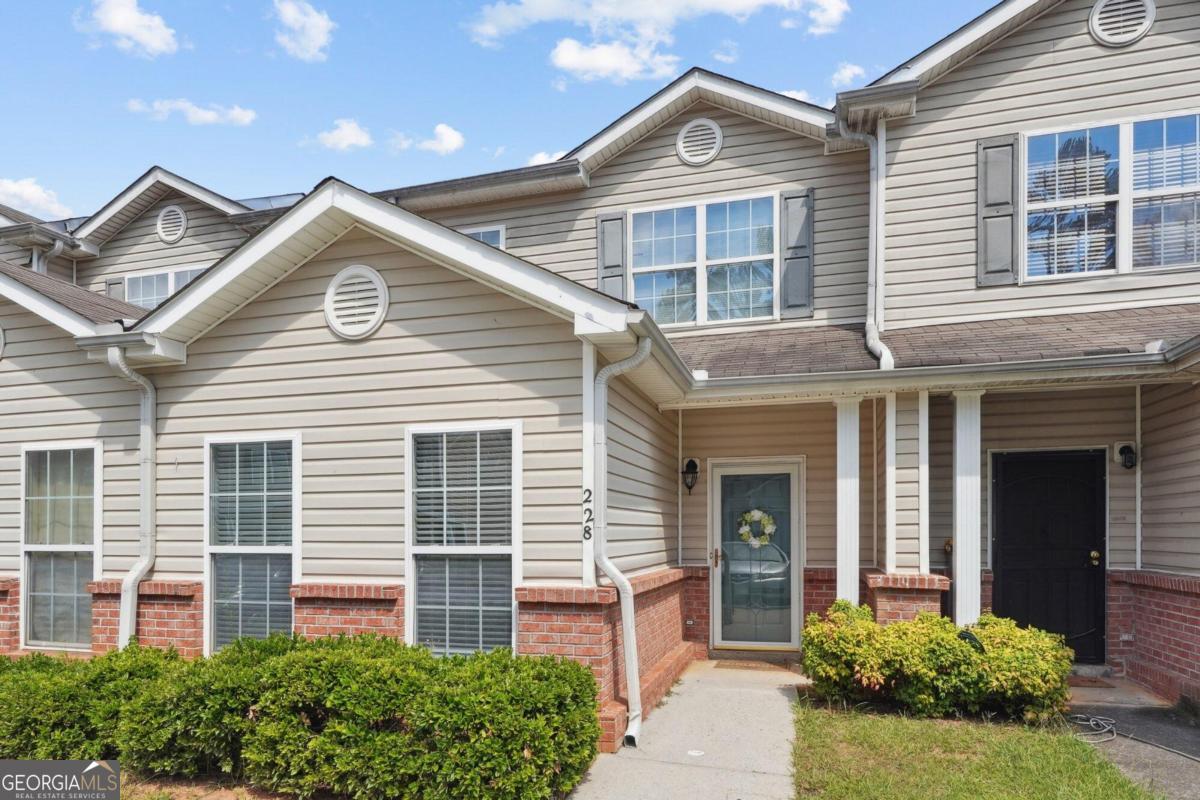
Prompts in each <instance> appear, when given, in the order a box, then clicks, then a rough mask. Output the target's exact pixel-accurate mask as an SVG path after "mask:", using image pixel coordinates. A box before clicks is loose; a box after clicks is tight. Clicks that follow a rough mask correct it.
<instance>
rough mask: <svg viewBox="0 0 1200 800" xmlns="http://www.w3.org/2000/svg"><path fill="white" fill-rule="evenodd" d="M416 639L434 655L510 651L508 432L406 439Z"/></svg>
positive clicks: (425, 435) (510, 457)
mask: <svg viewBox="0 0 1200 800" xmlns="http://www.w3.org/2000/svg"><path fill="white" fill-rule="evenodd" d="M412 454H413V461H414V463H413V465H412V469H413V477H412V493H413V494H412V503H413V511H412V520H413V539H412V550H413V567H414V570H415V589H416V598H415V618H416V619H415V624H414V630H415V638H416V641H417V643H418V644H423V645H425V646H427V647H429V648H430V649H431V650H433V651H434V652H436V653H440V654H448V653H471V652H474V651H476V650H490V649H493V648H496V647H510V646H511V645H512V637H513V583H512V574H513V563H512V559H513V558H514V554H513V552H512V543H513V431H512V430H510V429H500V430H482V431H453V432H449V431H448V432H436V433H417V434H413V437H412Z"/></svg>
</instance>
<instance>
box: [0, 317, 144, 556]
mask: <svg viewBox="0 0 1200 800" xmlns="http://www.w3.org/2000/svg"><path fill="white" fill-rule="evenodd" d="M0 329H2V330H3V331H4V338H5V346H4V353H3V356H0V398H3V402H0V575H16V574H17V572H18V570H19V567H20V564H19V548H20V542H21V530H20V513H21V511H20V510H21V497H20V483H21V445H22V444H29V445H36V444H37V443H38V442H51V441H63V440H74V439H101V440H103V443H104V476H103V492H104V498H103V517H102V519H103V535H104V544H103V559H104V563H103V570H104V575H105V576H106V577H110V578H112V577H120V576H121V575H122V574H124V573H125V572H126V571H128V569H129V567H130V565H132V563H133V561H134V559H135V558H136V556H137V526H138V502H137V501H138V466H137V464H138V451H137V446H138V409H137V393H136V392H135V391H134V390H133V387H132V386H130V385H129V384H128V383H126V382H125V381H123V380H121V379H120V378H118V377H116V376H115V375H113V373H112V372H111V371H110V370H109V368H108V367H107V366H106V365H105V364H103V363H98V362H94V361H88V359H87V357H86V356H85V355H84V354H83V352H82V351H80V350H79V349H78V348H77V347H76V346H75V340H74V339H73V338H72V337H71V336H69V335H68V334H66V333H64V332H63V331H62V330H60V329H59V328H57V327H55V326H53V325H51V324H50V323H48V322H46V321H44V320H42V319H41V318H40V317H37V316H34V315H33V314H31V313H29V312H27V311H25V310H24V309H22V308H20V307H19V306H17V305H16V304H14V303H10V302H7V301H4V300H0Z"/></svg>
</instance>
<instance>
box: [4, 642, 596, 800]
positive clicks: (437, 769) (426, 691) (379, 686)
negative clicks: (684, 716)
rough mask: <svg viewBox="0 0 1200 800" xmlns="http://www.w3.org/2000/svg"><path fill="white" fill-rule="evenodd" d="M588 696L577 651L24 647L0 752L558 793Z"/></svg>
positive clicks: (571, 767)
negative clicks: (182, 653) (62, 651)
mask: <svg viewBox="0 0 1200 800" xmlns="http://www.w3.org/2000/svg"><path fill="white" fill-rule="evenodd" d="M596 693H597V687H596V682H595V679H594V678H593V677H592V673H591V671H590V670H588V669H587V668H586V667H584V666H582V665H580V664H578V663H575V662H573V661H566V660H558V659H554V658H526V657H521V658H516V657H514V656H513V655H512V654H511V653H509V652H508V651H505V650H500V651H495V652H492V653H488V654H476V655H474V656H469V657H462V656H458V657H452V658H436V657H434V656H433V655H431V654H430V653H429V651H427V650H425V649H423V648H417V647H409V646H406V645H404V644H402V643H400V642H397V641H395V640H392V639H386V638H382V637H374V636H358V637H344V638H337V639H320V640H316V641H312V642H309V641H305V640H302V639H295V638H290V637H286V636H274V637H271V638H270V639H266V640H263V641H254V640H242V641H239V642H236V643H234V644H232V645H230V646H228V647H225V648H224V649H222V650H221V651H220V652H219V653H218V654H216V655H215V656H213V657H211V658H207V659H205V658H201V659H196V660H194V661H183V660H181V659H179V658H178V657H177V656H176V655H175V654H174V653H173V652H163V651H159V650H155V649H150V648H139V647H137V646H136V645H131V646H130V647H128V648H126V649H125V650H122V651H119V652H115V653H110V654H107V655H104V656H100V657H97V658H94V659H91V660H82V659H79V660H68V659H54V658H47V657H44V656H27V657H25V658H22V659H18V660H16V661H12V662H6V663H3V664H2V665H0V708H2V709H4V713H3V714H0V758H75V759H91V758H109V757H118V758H120V759H121V760H122V764H123V765H124V766H126V767H128V768H130V769H132V770H133V771H135V772H138V773H140V774H143V775H178V776H187V777H199V776H229V777H233V778H237V779H243V780H246V781H248V782H249V783H252V784H254V785H256V786H258V787H260V788H264V789H269V790H273V791H279V792H285V793H289V794H294V795H298V796H301V797H310V796H312V795H313V794H316V793H332V794H335V795H340V796H346V797H353V798H391V797H396V798H483V797H487V798H526V797H529V798H555V797H563V796H565V795H566V794H567V793H568V792H569V791H570V790H571V789H572V788H573V787H574V786H575V785H576V784H577V783H578V782H579V780H580V779H581V778H582V777H583V774H584V772H585V771H586V770H587V767H588V765H589V764H590V763H591V761H592V759H593V758H594V757H595V754H596V743H597V740H598V738H599V735H600V729H599V723H598V721H597V701H596Z"/></svg>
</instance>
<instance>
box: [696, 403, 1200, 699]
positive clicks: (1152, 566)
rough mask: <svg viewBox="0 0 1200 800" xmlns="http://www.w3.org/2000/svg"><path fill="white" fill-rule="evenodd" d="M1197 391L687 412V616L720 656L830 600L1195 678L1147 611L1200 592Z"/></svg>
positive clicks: (794, 636)
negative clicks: (693, 602) (1051, 635)
mask: <svg viewBox="0 0 1200 800" xmlns="http://www.w3.org/2000/svg"><path fill="white" fill-rule="evenodd" d="M1198 400H1200V398H1197V397H1196V390H1195V389H1193V388H1192V386H1191V383H1190V382H1188V383H1156V384H1139V383H1136V382H1111V383H1110V384H1109V385H1096V384H1092V385H1084V386H1079V387H1075V386H1069V385H1068V386H1063V385H1058V386H1029V385H1025V386H1013V385H1007V386H993V387H988V388H986V389H985V388H978V387H971V388H962V389H954V388H949V389H945V390H942V389H918V390H915V391H895V392H878V393H870V394H866V393H864V394H863V395H856V396H836V397H825V398H819V399H818V398H812V399H808V400H805V401H803V402H799V401H783V400H780V401H776V402H771V403H766V404H764V403H758V404H750V403H746V404H732V403H729V404H720V405H716V404H713V405H710V406H707V407H682V408H680V409H678V410H679V411H680V413H679V414H678V426H679V463H680V465H681V470H682V472H683V474H682V476H681V477H682V479H681V481H680V490H679V491H680V509H681V513H680V516H679V529H678V551H679V560H680V564H682V565H684V566H688V567H691V568H693V569H694V570H695V574H698V575H707V578H708V580H707V582H708V598H707V599H708V608H707V609H706V610H705V613H706V614H707V618H705V619H701V618H700V617H701V615H700V614H699V613H697V612H696V611H695V610H693V612H692V613H693V615H694V616H695V617H696V619H687V620H685V625H688V626H700V625H703V626H704V627H707V628H708V629H709V630H707V631H703V633H704V634H706V638H707V645H708V647H709V648H710V650H712V651H719V650H735V651H736V650H776V651H780V652H786V651H789V650H791V651H794V650H798V649H799V647H800V646H801V644H802V640H801V620H802V619H803V617H804V616H805V615H807V614H809V613H812V612H820V611H823V610H824V609H826V608H827V607H828V606H829V604H830V603H832V602H833V600H834V599H837V598H843V599H846V600H850V601H851V602H855V603H866V604H869V605H871V606H872V608H873V609H874V610H875V613H876V616H877V618H878V619H880V620H882V621H891V620H898V619H904V618H909V617H912V616H915V615H916V613H918V612H919V611H923V610H928V611H940V612H942V613H946V614H948V615H950V616H952V617H953V618H954V619H955V620H956V621H957V622H959V623H960V624H969V623H972V622H974V621H976V620H977V619H978V618H979V615H980V614H981V613H982V612H985V611H989V610H994V611H995V612H996V613H998V614H1001V615H1005V616H1012V617H1014V618H1016V619H1018V621H1020V622H1023V623H1028V624H1033V625H1037V626H1038V627H1043V628H1046V629H1049V630H1052V631H1055V632H1058V633H1061V634H1063V635H1064V636H1065V637H1066V638H1067V640H1068V644H1069V645H1070V646H1072V647H1073V648H1074V649H1075V650H1076V656H1077V659H1078V660H1079V661H1082V662H1090V663H1099V664H1108V665H1110V666H1112V667H1114V668H1116V669H1118V670H1120V671H1124V672H1128V673H1130V674H1131V675H1133V676H1134V677H1137V678H1138V679H1139V680H1141V681H1142V682H1143V683H1145V684H1147V685H1151V686H1154V687H1155V688H1157V689H1158V690H1159V691H1162V692H1164V693H1167V694H1172V693H1175V694H1178V693H1179V691H1180V687H1182V686H1183V685H1184V684H1185V683H1187V681H1195V680H1196V679H1197V678H1200V676H1196V675H1195V672H1194V671H1195V668H1194V666H1191V665H1189V664H1188V663H1186V659H1185V658H1184V657H1183V656H1182V651H1180V652H1181V655H1180V657H1179V658H1177V659H1175V660H1172V658H1171V656H1170V652H1172V651H1171V649H1170V648H1166V647H1164V646H1163V644H1162V642H1161V639H1160V637H1161V636H1162V635H1164V633H1165V631H1166V627H1164V626H1167V625H1168V624H1169V618H1168V617H1167V616H1163V615H1161V614H1159V615H1157V616H1156V613H1155V611H1154V609H1155V608H1156V607H1157V606H1156V604H1158V603H1162V602H1169V603H1171V604H1174V607H1177V608H1179V609H1180V610H1182V608H1183V607H1190V608H1197V601H1198V600H1200V596H1198V594H1197V591H1196V590H1197V586H1198V585H1200V581H1198V580H1197V579H1196V578H1195V577H1188V576H1194V575H1195V574H1196V567H1197V566H1198V565H1197V564H1195V563H1193V562H1195V561H1196V560H1197V559H1198V558H1200V535H1197V533H1196V529H1195V528H1192V527H1187V525H1186V521H1187V520H1189V519H1192V515H1193V514H1198V516H1197V518H1198V519H1200V501H1196V502H1195V504H1194V505H1195V506H1197V509H1196V511H1193V507H1192V504H1191V503H1190V501H1189V500H1188V499H1187V498H1189V497H1191V496H1192V495H1196V494H1197V490H1200V462H1198V463H1196V464H1195V465H1194V464H1193V462H1194V461H1196V459H1193V458H1192V457H1190V456H1189V455H1188V454H1187V452H1186V451H1187V445H1186V444H1185V443H1186V442H1187V441H1188V440H1189V439H1190V438H1192V437H1194V436H1196V435H1197V433H1200V431H1196V432H1193V428H1196V427H1197V425H1196V423H1195V422H1193V420H1194V419H1195V417H1196V416H1197V415H1196V409H1197V408H1200V406H1197V405H1196V403H1197V401H1198ZM689 471H691V472H693V473H694V474H693V475H690V476H689V474H688V472H689ZM689 483H691V484H692V485H691V486H690V488H689V487H688V484H689ZM754 512H762V515H765V516H766V517H767V518H768V520H769V522H770V523H771V527H772V528H773V529H774V530H773V531H772V532H771V533H770V534H769V535H768V534H767V533H766V531H765V529H764V527H763V526H762V524H761V522H756V521H754V520H752V519H750V516H754V515H755V514H754ZM747 522H749V524H748V525H747ZM747 527H748V528H749V529H750V535H749V539H751V540H752V541H747V538H748V537H747V536H746V535H744V534H745V529H746V528H747ZM1168 575H1170V576H1172V577H1170V578H1169V579H1168V577H1167V576H1168ZM1168 585H1170V586H1176V587H1177V588H1175V589H1168V588H1163V587H1166V586H1168ZM1163 592H1167V593H1168V594H1169V597H1168V596H1166V595H1163V594H1162V593H1163ZM1152 595H1153V596H1152ZM1189 632H1190V633H1189ZM1195 632H1196V628H1195V626H1194V625H1190V626H1184V627H1183V628H1181V629H1180V631H1178V632H1177V633H1176V635H1177V636H1178V635H1183V636H1184V638H1185V639H1186V637H1187V636H1188V635H1191V634H1195ZM693 633H696V634H700V633H702V631H700V630H693ZM702 638H703V637H702V636H699V635H698V636H696V637H695V638H694V639H693V640H695V641H700V640H702ZM1196 638H1197V639H1198V640H1200V637H1196ZM1198 644H1200V641H1192V642H1191V644H1190V645H1187V646H1195V645H1198ZM1184 649H1186V647H1185V648H1184ZM1188 652H1195V651H1194V650H1191V651H1188ZM1170 675H1174V676H1175V677H1168V676H1170ZM1139 676H1140V677H1139ZM1172 682H1173V683H1172ZM1173 687H1174V688H1173Z"/></svg>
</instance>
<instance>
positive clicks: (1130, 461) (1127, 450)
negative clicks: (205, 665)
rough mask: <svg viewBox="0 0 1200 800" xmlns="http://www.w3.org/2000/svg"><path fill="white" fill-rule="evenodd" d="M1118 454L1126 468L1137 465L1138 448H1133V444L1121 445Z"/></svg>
mask: <svg viewBox="0 0 1200 800" xmlns="http://www.w3.org/2000/svg"><path fill="white" fill-rule="evenodd" d="M1117 455H1119V456H1120V457H1121V466H1122V467H1124V468H1125V469H1133V468H1134V467H1136V466H1137V461H1138V457H1137V450H1134V449H1133V445H1131V444H1125V445H1121V449H1120V450H1118V451H1117Z"/></svg>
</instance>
